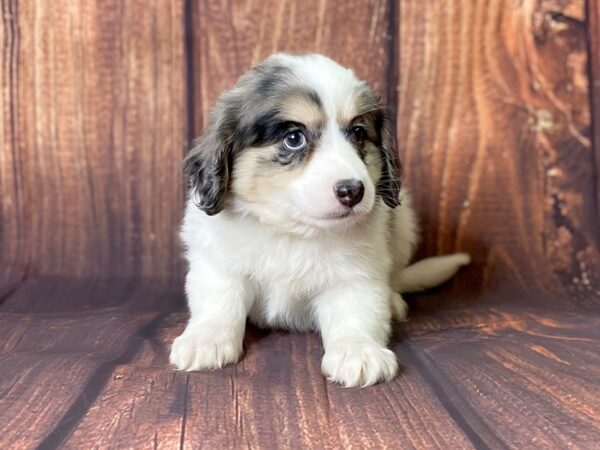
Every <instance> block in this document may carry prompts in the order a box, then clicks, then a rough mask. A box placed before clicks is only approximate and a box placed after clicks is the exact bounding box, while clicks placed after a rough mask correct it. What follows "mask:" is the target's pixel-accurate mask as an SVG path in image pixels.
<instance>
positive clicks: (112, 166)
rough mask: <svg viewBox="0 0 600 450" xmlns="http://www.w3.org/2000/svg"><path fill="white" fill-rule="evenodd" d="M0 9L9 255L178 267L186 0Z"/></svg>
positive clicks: (61, 270) (114, 266) (175, 270)
mask: <svg viewBox="0 0 600 450" xmlns="http://www.w3.org/2000/svg"><path fill="white" fill-rule="evenodd" d="M3 12H4V13H5V15H4V18H3V26H2V36H3V39H4V41H3V45H4V49H5V53H4V55H6V58H4V57H3V69H2V79H1V82H2V86H3V90H2V98H3V102H2V105H3V106H2V108H3V113H2V124H3V125H2V127H3V131H2V145H3V149H2V164H1V165H0V166H1V168H2V169H1V171H2V182H1V183H2V184H1V185H0V186H1V187H0V189H1V190H2V191H1V193H2V207H1V209H0V210H1V211H2V216H1V217H2V222H3V226H2V229H3V231H2V235H0V237H1V238H2V245H3V251H2V253H3V260H4V258H5V257H8V258H9V261H11V260H13V259H16V260H17V261H22V260H25V263H26V264H27V265H28V266H29V272H30V273H31V274H40V273H41V274H45V275H65V274H67V275H86V276H105V277H106V276H111V275H118V276H127V275H129V276H135V275H146V276H162V277H165V278H168V277H176V276H179V275H180V271H181V264H180V262H179V261H180V258H179V248H178V246H177V243H176V235H177V229H178V226H179V220H180V217H181V205H182V198H183V194H182V182H181V177H180V170H179V167H180V161H181V158H182V156H183V154H184V151H185V146H186V139H187V131H186V126H187V118H186V116H187V112H186V82H185V80H186V79H185V61H184V46H183V40H184V39H183V34H184V31H183V27H182V25H183V4H182V2H169V1H161V2H155V3H153V4H152V5H149V4H148V3H147V2H144V1H140V0H133V1H123V0H111V1H109V2H102V3H95V2H75V3H72V2H68V1H63V0H61V1H56V2H45V1H31V2H16V1H9V0H6V1H4V2H3ZM24 247H25V248H24ZM5 249H6V255H7V256H5V255H4V253H5ZM24 255H25V256H26V258H24ZM3 269H4V267H3V268H2V269H0V272H1V271H3Z"/></svg>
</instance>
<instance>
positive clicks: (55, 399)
mask: <svg viewBox="0 0 600 450" xmlns="http://www.w3.org/2000/svg"><path fill="white" fill-rule="evenodd" d="M87 284H88V286H93V288H89V289H88V292H87V295H88V298H87V299H79V300H81V302H77V299H78V298H77V297H76V295H77V294H80V293H82V291H81V285H82V284H81V281H79V280H77V281H75V282H74V283H73V282H72V281H71V280H69V279H47V280H42V281H37V282H32V283H26V285H25V286H23V288H22V289H20V290H18V291H17V292H16V293H15V294H13V296H18V297H20V298H19V308H22V307H23V306H22V305H23V304H28V305H29V308H28V310H27V312H9V311H8V310H7V308H8V309H10V301H11V300H12V299H9V300H8V302H9V304H5V305H4V307H2V310H1V311H0V423H1V424H2V429H3V432H2V434H1V435H0V447H1V448H34V447H35V446H37V445H40V444H43V445H47V446H48V447H51V446H55V445H58V444H59V443H60V442H61V441H62V440H63V439H64V437H66V436H67V435H68V434H69V433H70V431H71V429H72V428H73V427H74V426H75V425H76V424H77V423H78V421H79V419H80V418H81V417H82V416H84V415H85V414H86V412H87V410H88V408H89V407H90V405H91V404H92V402H93V401H94V400H95V397H96V395H97V393H98V391H101V390H102V388H103V386H104V384H105V383H106V380H107V379H108V378H110V377H111V376H112V375H113V371H114V368H115V367H116V366H118V365H119V364H123V363H126V362H128V360H129V358H130V357H131V356H133V355H134V354H135V353H136V352H137V349H138V347H139V346H140V345H141V344H142V335H143V333H144V332H146V333H149V332H152V327H156V326H158V324H159V322H160V318H161V314H162V311H163V310H165V308H166V307H167V306H166V305H168V302H169V301H170V302H173V303H175V302H176V301H177V300H178V297H177V296H175V295H174V294H173V291H172V290H170V289H169V288H168V286H164V285H163V286H160V285H157V284H155V283H154V284H153V283H138V284H137V285H130V286H128V288H127V292H128V294H127V302H120V304H119V305H118V306H117V305H115V302H114V299H112V298H107V295H110V294H113V293H114V292H115V290H114V285H115V284H116V285H118V284H119V282H118V280H117V281H116V282H115V283H113V284H109V285H108V286H107V285H103V284H95V283H94V282H93V281H91V280H88V283H87ZM121 285H122V286H123V283H121ZM71 288H73V289H71ZM40 298H43V299H44V300H45V302H47V303H49V304H51V305H54V304H56V305H61V304H62V305H66V304H67V303H69V302H71V303H72V304H75V305H77V306H75V308H74V309H73V310H67V311H63V312H60V308H59V310H58V311H57V312H46V311H48V309H49V308H48V306H47V305H44V304H41V303H40V302H39V300H40ZM80 304H83V305H88V306H89V305H94V307H95V309H93V310H89V309H87V308H85V307H84V308H83V309H84V310H77V309H79V305H80ZM113 305H114V306H113ZM38 307H39V309H38Z"/></svg>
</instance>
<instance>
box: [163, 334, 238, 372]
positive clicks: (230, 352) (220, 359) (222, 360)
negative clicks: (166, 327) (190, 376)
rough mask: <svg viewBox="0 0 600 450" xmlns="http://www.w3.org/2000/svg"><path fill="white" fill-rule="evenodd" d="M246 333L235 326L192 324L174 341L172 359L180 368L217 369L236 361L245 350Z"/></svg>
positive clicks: (188, 369) (189, 369) (187, 369)
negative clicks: (243, 349) (243, 346)
mask: <svg viewBox="0 0 600 450" xmlns="http://www.w3.org/2000/svg"><path fill="white" fill-rule="evenodd" d="M242 341H243V333H238V332H236V330H233V329H231V327H220V328H219V327H215V326H202V325H197V326H194V327H191V328H190V327H188V328H187V329H186V330H185V331H184V332H183V334H182V335H181V336H179V337H177V338H176V339H175V340H174V341H173V346H172V347H171V355H170V357H169V360H170V362H171V364H173V365H174V366H175V367H177V369H179V370H186V371H188V372H189V371H194V370H214V369H220V368H222V367H224V366H226V365H228V364H232V363H236V362H237V361H238V360H239V359H240V356H241V354H242Z"/></svg>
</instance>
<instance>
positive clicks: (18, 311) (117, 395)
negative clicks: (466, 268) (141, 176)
mask: <svg viewBox="0 0 600 450" xmlns="http://www.w3.org/2000/svg"><path fill="white" fill-rule="evenodd" d="M448 292H449V290H448V289H441V290H439V291H437V292H435V293H433V294H429V295H427V296H422V297H420V298H414V299H412V302H411V304H412V307H413V314H412V318H411V320H410V322H408V323H407V324H402V325H399V326H397V328H396V333H395V335H394V338H393V341H392V343H391V347H392V348H393V350H394V351H395V352H396V354H397V355H398V358H399V360H400V362H401V365H402V370H401V373H400V375H399V376H398V377H397V378H396V379H395V380H394V381H392V382H390V383H386V384H381V385H377V386H374V387H370V388H366V389H344V388H341V387H339V386H336V385H332V384H329V383H327V382H326V381H325V380H324V379H323V377H322V375H321V372H320V359H321V357H322V354H323V350H322V346H321V343H320V341H319V338H318V336H315V335H304V334H289V333H285V332H267V331H261V330H257V329H250V330H248V332H247V337H246V344H245V346H246V354H245V357H244V359H243V361H242V362H241V363H240V364H238V365H237V366H234V367H228V368H226V369H224V370H221V371H215V372H210V373H190V374H187V373H178V372H175V371H173V370H172V368H171V367H169V365H168V358H167V355H168V346H169V344H170V342H171V341H172V339H173V338H174V337H175V336H176V335H177V334H178V333H179V332H180V331H181V330H182V328H183V326H184V323H185V320H186V313H185V311H184V308H183V301H182V294H181V292H180V291H179V287H178V286H167V285H165V284H164V283H162V282H160V281H157V280H140V281H137V282H135V281H127V280H118V279H111V280H106V281H104V282H99V281H91V280H83V279H68V278H42V279H32V280H28V281H26V282H23V283H21V284H17V285H13V286H12V287H11V288H7V289H6V290H5V291H4V297H3V298H4V301H3V303H2V304H1V306H0V345H1V347H0V348H1V350H0V423H1V424H2V433H1V434H0V448H2V449H9V448H10V449H15V448H35V447H39V448H77V449H87V448H150V447H153V448H181V447H185V448H207V449H219V448H250V447H252V448H319V449H321V448H351V447H352V448H384V447H388V448H440V449H458V448H507V447H510V448H519V449H523V448H544V449H547V448H560V449H567V448H582V449H592V448H598V446H599V444H598V443H599V442H600V389H599V388H600V352H599V350H600V313H599V312H598V310H597V309H596V310H594V309H593V308H590V309H585V308H583V309H580V310H574V309H573V308H572V307H570V308H568V309H562V308H561V307H560V306H557V305H561V302H560V301H558V300H557V299H550V298H548V299H547V300H548V301H547V304H548V305H554V306H548V307H545V306H539V307H535V308H528V307H522V306H519V304H524V303H527V304H531V303H532V302H531V301H530V297H531V296H535V295H539V294H535V293H531V292H506V293H503V294H499V293H498V294H495V295H494V298H491V297H489V298H486V299H468V298H457V297H456V296H453V295H450V294H449V293H448ZM479 303H481V304H485V307H480V306H478V304H479ZM541 303H543V302H535V304H541Z"/></svg>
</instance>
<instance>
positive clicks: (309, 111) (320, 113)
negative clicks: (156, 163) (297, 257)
mask: <svg viewBox="0 0 600 450" xmlns="http://www.w3.org/2000/svg"><path fill="white" fill-rule="evenodd" d="M388 125H389V124H388V119H387V117H386V116H385V113H384V111H383V109H382V108H381V105H380V104H379V102H378V99H377V97H376V95H375V94H374V93H373V91H372V90H371V89H370V88H369V87H368V86H367V85H366V83H364V82H362V81H359V80H358V79H357V78H356V77H355V76H354V74H353V73H352V72H351V71H350V70H348V69H345V68H343V67H341V66H339V65H338V64H336V63H335V62H333V61H331V60H330V59H328V58H325V57H323V56H320V55H306V56H291V55H284V54H277V55H273V56H271V57H270V58H268V59H267V60H265V61H264V62H262V63H261V64H259V65H258V66H256V67H255V68H254V69H252V70H251V71H250V72H248V73H247V74H245V75H244V76H242V77H241V78H240V80H239V81H238V83H237V84H236V86H235V87H234V88H233V89H232V90H230V91H228V92H226V93H224V94H223V95H222V96H221V97H220V99H219V101H218V103H217V105H216V106H215V108H214V109H213V111H212V113H211V118H210V121H209V126H208V127H207V129H206V131H205V132H204V134H203V136H201V138H200V139H199V140H198V141H197V143H196V144H195V146H194V148H193V149H192V151H191V152H190V154H189V155H188V157H187V158H186V160H185V171H186V174H187V176H188V177H189V180H190V184H191V192H192V196H193V199H194V201H195V202H196V203H197V205H198V207H200V208H201V209H202V210H204V211H205V212H206V213H207V214H216V213H218V212H219V211H221V210H222V209H223V208H224V207H225V208H231V209H233V210H235V211H237V212H241V213H244V214H251V215H253V216H255V217H257V218H258V219H259V220H260V221H262V222H264V223H268V224H271V225H275V226H279V227H281V228H285V229H286V230H293V229H307V228H319V229H323V228H332V227H339V226H348V225H349V224H352V223H356V222H357V221H360V220H361V219H362V218H364V217H366V216H367V215H368V214H369V213H370V212H371V211H372V210H373V207H374V205H375V203H376V202H377V201H379V199H381V200H383V201H384V202H385V203H386V204H387V205H388V206H389V207H392V208H393V207H395V206H397V205H398V195H399V190H400V185H399V181H398V174H399V167H398V165H397V163H396V157H395V152H394V151H393V150H392V146H391V136H390V132H389V128H388Z"/></svg>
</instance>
